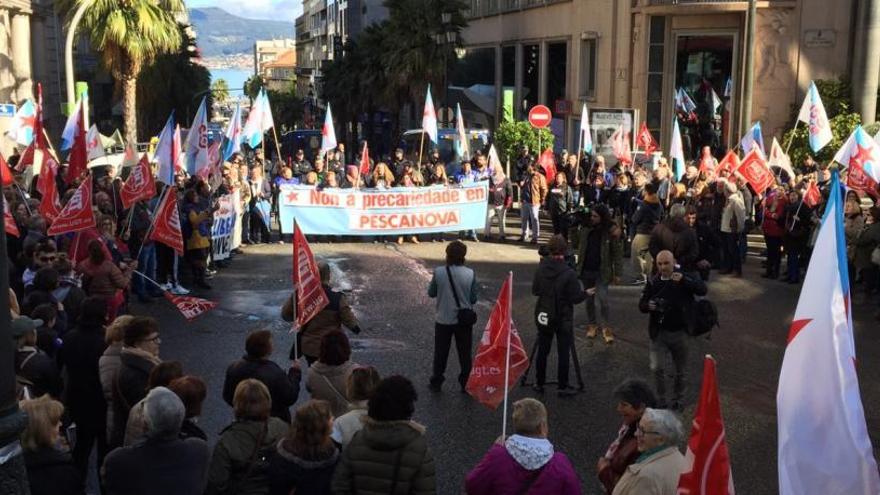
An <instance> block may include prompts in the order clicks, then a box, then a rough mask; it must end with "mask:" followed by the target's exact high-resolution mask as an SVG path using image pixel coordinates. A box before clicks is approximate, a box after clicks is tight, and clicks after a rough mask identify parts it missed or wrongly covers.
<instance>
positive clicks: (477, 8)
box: [465, 0, 572, 19]
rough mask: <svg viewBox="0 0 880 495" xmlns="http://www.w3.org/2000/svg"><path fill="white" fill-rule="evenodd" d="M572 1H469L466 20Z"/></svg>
mask: <svg viewBox="0 0 880 495" xmlns="http://www.w3.org/2000/svg"><path fill="white" fill-rule="evenodd" d="M571 1H572V0H470V9H468V10H467V11H465V16H466V17H467V18H468V19H474V18H478V17H488V16H493V15H499V14H508V13H511V12H519V11H521V10H526V9H534V8H538V7H546V6H548V5H553V4H557V3H563V2H571Z"/></svg>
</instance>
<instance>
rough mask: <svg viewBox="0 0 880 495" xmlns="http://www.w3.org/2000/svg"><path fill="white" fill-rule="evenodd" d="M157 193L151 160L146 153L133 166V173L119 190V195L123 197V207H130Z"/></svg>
mask: <svg viewBox="0 0 880 495" xmlns="http://www.w3.org/2000/svg"><path fill="white" fill-rule="evenodd" d="M155 195H156V181H155V180H154V179H153V171H152V170H151V169H150V161H149V159H148V158H147V154H146V153H144V156H143V157H141V161H140V162H138V164H137V165H135V166H134V167H132V168H131V174H129V176H128V179H127V180H126V181H125V184H124V185H123V186H122V189H121V190H120V191H119V197H120V198H121V199H122V207H123V208H130V207H131V205H133V204H134V203H135V202H137V201H140V200H143V199H150V198H152V197H153V196H155Z"/></svg>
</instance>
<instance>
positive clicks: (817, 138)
mask: <svg viewBox="0 0 880 495" xmlns="http://www.w3.org/2000/svg"><path fill="white" fill-rule="evenodd" d="M798 120H799V121H801V122H803V123H805V124H807V125H808V126H809V131H810V149H812V150H813V153H816V152H818V151H819V150H821V149H822V148H824V147H825V145H826V144H828V143H829V142H831V139H832V138H833V137H834V136H833V135H832V134H831V124H830V123H829V122H828V114H826V113H825V105H823V104H822V98H821V97H820V96H819V90H818V89H817V88H816V83H814V82H812V81H810V88H809V89H808V90H807V94H806V96H804V103H803V104H802V105H801V111H800V112H798Z"/></svg>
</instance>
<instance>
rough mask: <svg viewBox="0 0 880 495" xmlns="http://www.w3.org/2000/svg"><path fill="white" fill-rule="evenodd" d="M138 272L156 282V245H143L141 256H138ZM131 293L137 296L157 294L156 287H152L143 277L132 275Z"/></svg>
mask: <svg viewBox="0 0 880 495" xmlns="http://www.w3.org/2000/svg"><path fill="white" fill-rule="evenodd" d="M137 262H138V271H139V272H141V273H143V274H144V275H146V276H147V277H150V278H151V279H153V280H156V245H155V244H153V243H150V244H144V247H143V248H142V249H141V255H140V256H138V260H137ZM131 284H132V288H131V290H132V292H134V293H135V294H136V295H138V296H145V295H147V294H148V293H151V292H152V293H156V292H158V288H157V287H153V283H152V282H148V281H147V280H146V279H144V277H142V276H140V275H138V274H134V277H133V278H132V281H131Z"/></svg>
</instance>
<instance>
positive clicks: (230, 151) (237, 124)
mask: <svg viewBox="0 0 880 495" xmlns="http://www.w3.org/2000/svg"><path fill="white" fill-rule="evenodd" d="M224 138H225V140H224V142H223V152H222V153H223V161H224V162H225V161H229V158H230V157H231V156H232V155H234V154H235V153H239V152H240V151H241V104H240V103H236V104H235V110H234V111H233V112H232V117H231V118H230V119H229V125H228V126H227V127H226V134H225V135H224Z"/></svg>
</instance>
